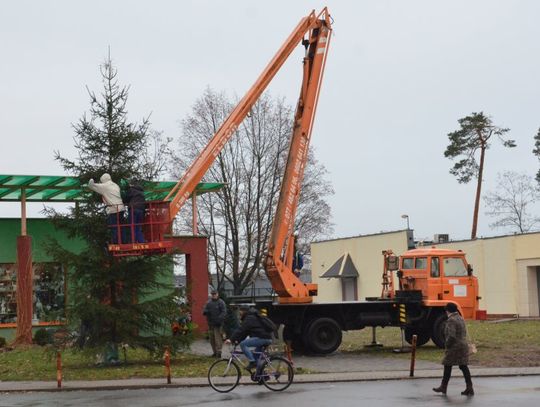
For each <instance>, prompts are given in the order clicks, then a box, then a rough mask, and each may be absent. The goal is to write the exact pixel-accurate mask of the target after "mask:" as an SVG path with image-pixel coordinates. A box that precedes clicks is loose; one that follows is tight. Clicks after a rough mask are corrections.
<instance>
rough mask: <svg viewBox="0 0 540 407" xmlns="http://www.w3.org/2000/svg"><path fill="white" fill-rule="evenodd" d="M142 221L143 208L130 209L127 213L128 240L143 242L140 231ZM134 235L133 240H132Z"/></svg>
mask: <svg viewBox="0 0 540 407" xmlns="http://www.w3.org/2000/svg"><path fill="white" fill-rule="evenodd" d="M143 222H144V209H130V211H129V214H128V225H129V235H128V236H129V239H128V241H129V242H132V243H133V242H135V243H145V242H146V240H144V235H143V231H142V223H143ZM133 237H135V240H133Z"/></svg>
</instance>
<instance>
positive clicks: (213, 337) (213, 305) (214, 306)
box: [203, 290, 227, 358]
mask: <svg viewBox="0 0 540 407" xmlns="http://www.w3.org/2000/svg"><path fill="white" fill-rule="evenodd" d="M210 294H211V296H212V297H211V298H210V300H208V302H207V303H206V305H205V306H204V309H203V315H204V316H206V319H207V321H208V336H209V338H210V345H211V346H212V351H213V352H214V353H212V356H213V357H216V358H220V357H221V348H222V347H223V338H222V337H221V332H222V329H223V322H224V321H225V316H226V315H227V306H226V305H225V301H223V300H222V299H221V298H219V294H218V292H217V291H216V290H212V292H211V293H210Z"/></svg>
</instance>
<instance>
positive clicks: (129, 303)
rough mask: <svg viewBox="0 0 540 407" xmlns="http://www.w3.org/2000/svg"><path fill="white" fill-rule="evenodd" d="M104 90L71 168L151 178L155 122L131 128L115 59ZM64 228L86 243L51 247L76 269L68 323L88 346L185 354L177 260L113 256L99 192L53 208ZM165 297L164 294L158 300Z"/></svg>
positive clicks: (93, 103)
mask: <svg viewBox="0 0 540 407" xmlns="http://www.w3.org/2000/svg"><path fill="white" fill-rule="evenodd" d="M100 68H101V77H102V82H103V91H102V93H101V94H100V95H99V96H96V94H95V93H94V92H91V91H90V90H89V91H88V93H89V95H90V111H89V114H85V115H83V117H82V118H81V119H80V120H79V122H78V123H76V124H75V125H74V126H73V127H74V129H75V137H74V140H75V146H76V148H77V151H78V155H77V158H76V159H74V160H71V159H69V158H66V157H63V156H61V155H60V153H59V152H56V153H55V155H56V157H55V158H56V159H57V160H58V161H59V162H60V163H61V164H62V166H63V167H64V169H65V170H66V171H67V172H68V173H70V174H72V175H74V176H77V177H78V178H79V179H80V182H81V185H84V184H86V183H87V182H88V180H89V179H90V178H94V179H99V177H100V176H101V175H102V174H103V173H105V172H107V173H109V174H110V175H111V177H112V179H113V181H115V182H116V183H118V184H120V181H121V180H128V179H133V178H136V179H143V177H144V175H145V168H147V166H145V163H144V162H143V160H142V157H141V152H142V151H145V148H146V146H147V145H148V143H151V142H153V140H151V138H152V135H153V134H155V133H152V131H151V130H150V123H149V120H148V119H144V120H143V121H142V123H140V124H136V123H130V122H129V121H128V118H127V109H126V104H127V99H128V91H129V88H128V87H122V86H120V85H119V83H118V79H117V70H116V69H115V67H114V66H113V64H112V62H111V59H110V57H109V58H108V59H107V60H106V61H105V63H104V64H103V65H101V67H100ZM48 213H49V216H50V217H51V219H52V220H53V222H54V223H55V225H56V227H57V228H59V229H61V230H63V231H65V232H66V233H67V234H68V236H70V237H71V238H77V239H80V240H82V241H83V242H85V243H86V245H85V248H84V250H82V251H81V252H80V253H73V252H70V251H68V250H66V249H65V248H63V247H61V246H60V245H59V244H58V243H57V242H55V241H52V242H51V243H50V244H49V247H48V249H49V251H50V252H51V254H52V255H53V257H54V258H55V259H56V260H57V261H59V262H61V263H62V264H65V265H67V266H68V270H69V272H68V281H69V282H68V287H69V292H68V297H67V298H68V304H67V318H68V321H69V324H70V325H71V326H72V328H73V330H74V331H76V332H77V334H78V340H77V343H78V344H79V345H80V346H81V347H92V348H93V347H99V348H101V349H103V347H107V348H108V349H109V353H110V354H112V355H113V356H112V358H113V359H114V358H115V356H114V355H115V353H117V348H118V345H119V344H127V345H129V346H132V347H144V348H147V349H149V350H151V351H155V352H158V351H161V350H162V349H163V347H164V346H170V347H171V349H173V350H174V349H178V348H179V347H181V346H182V345H186V344H187V343H188V342H189V341H190V340H191V337H190V336H180V337H173V336H172V334H171V329H170V324H171V322H172V320H173V319H174V318H175V317H176V315H177V314H178V306H177V304H176V302H175V295H177V294H178V293H175V292H174V287H173V279H172V267H173V261H172V257H171V256H170V255H160V256H137V257H120V258H113V257H112V256H111V255H110V254H109V253H108V251H107V244H108V241H109V231H108V230H107V227H106V224H105V217H106V215H105V208H104V206H103V204H102V201H101V196H100V195H98V194H95V193H92V192H91V191H89V192H88V195H87V199H85V200H84V202H80V203H78V204H77V205H76V206H75V207H74V208H72V209H70V210H69V212H68V213H59V212H57V211H53V210H51V209H49V210H48ZM158 294H164V295H158Z"/></svg>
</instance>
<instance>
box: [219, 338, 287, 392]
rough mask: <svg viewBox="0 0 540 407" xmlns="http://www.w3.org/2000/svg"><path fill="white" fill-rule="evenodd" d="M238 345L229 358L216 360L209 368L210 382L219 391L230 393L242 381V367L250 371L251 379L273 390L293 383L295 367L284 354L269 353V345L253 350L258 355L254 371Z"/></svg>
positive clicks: (281, 388) (281, 389)
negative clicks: (260, 350)
mask: <svg viewBox="0 0 540 407" xmlns="http://www.w3.org/2000/svg"><path fill="white" fill-rule="evenodd" d="M236 347H237V345H234V347H233V348H232V350H231V356H230V357H229V358H228V359H225V358H224V359H220V360H216V361H215V362H214V363H213V364H212V366H210V368H209V369H208V383H209V384H210V386H211V387H212V388H213V389H214V390H215V391H217V392H219V393H228V392H230V391H231V390H233V389H234V388H235V387H236V386H238V383H239V382H240V377H241V376H242V373H241V371H242V369H246V370H247V371H248V372H249V373H250V377H251V380H252V381H254V382H256V383H258V384H263V385H264V386H266V387H267V388H268V389H270V390H273V391H283V390H285V389H286V388H287V387H289V386H290V385H291V383H292V382H293V378H294V369H293V367H292V365H291V362H289V361H288V360H287V359H285V358H284V357H282V356H275V355H269V354H268V353H267V352H266V349H267V347H266V346H265V347H263V349H262V352H253V354H254V355H255V356H256V355H258V358H256V360H257V368H256V369H255V371H252V370H250V369H249V368H248V365H246V364H245V363H244V362H243V361H242V359H241V358H240V357H241V356H242V355H243V353H242V351H241V350H236Z"/></svg>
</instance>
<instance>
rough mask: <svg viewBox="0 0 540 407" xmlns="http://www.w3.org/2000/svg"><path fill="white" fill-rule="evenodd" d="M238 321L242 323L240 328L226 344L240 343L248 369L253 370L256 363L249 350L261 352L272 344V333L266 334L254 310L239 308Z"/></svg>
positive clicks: (257, 312) (246, 307) (247, 307)
mask: <svg viewBox="0 0 540 407" xmlns="http://www.w3.org/2000/svg"><path fill="white" fill-rule="evenodd" d="M240 319H241V321H242V324H241V325H240V328H238V329H237V330H236V331H234V332H233V334H232V335H231V338H230V339H227V341H226V343H231V342H234V343H240V348H241V349H242V352H243V353H244V355H245V356H246V358H247V360H248V361H249V365H248V369H253V368H255V367H256V366H257V362H256V361H255V357H254V356H253V352H252V351H251V348H255V351H256V352H261V351H262V348H263V346H267V345H270V344H271V343H272V332H268V330H267V329H266V328H265V327H264V325H263V324H262V322H261V320H260V317H259V311H257V310H256V309H255V308H250V307H249V306H241V307H240Z"/></svg>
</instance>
